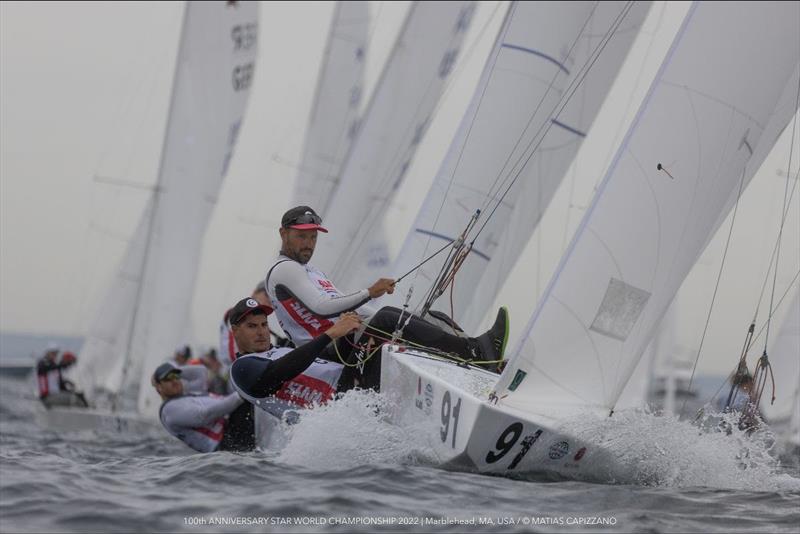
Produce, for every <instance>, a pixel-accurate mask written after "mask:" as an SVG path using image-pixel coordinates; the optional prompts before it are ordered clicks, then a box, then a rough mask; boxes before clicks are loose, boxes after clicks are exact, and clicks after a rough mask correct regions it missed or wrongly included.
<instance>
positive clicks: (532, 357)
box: [495, 2, 800, 414]
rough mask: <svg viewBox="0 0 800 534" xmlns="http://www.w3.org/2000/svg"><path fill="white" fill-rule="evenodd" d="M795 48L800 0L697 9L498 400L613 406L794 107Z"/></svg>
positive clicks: (553, 407) (566, 407)
mask: <svg viewBox="0 0 800 534" xmlns="http://www.w3.org/2000/svg"><path fill="white" fill-rule="evenodd" d="M712 35H713V38H709V36H712ZM798 50H800V4H798V3H782V2H760V3H756V2H748V3H743V2H740V3H735V4H731V3H726V2H700V3H695V4H693V5H692V7H691V8H690V10H689V13H688V15H687V17H686V19H685V20H684V23H683V25H682V27H681V29H680V31H679V33H678V35H677V37H676V39H675V41H674V42H673V45H672V48H671V49H670V51H669V53H668V54H667V57H666V58H665V60H664V62H663V64H662V66H661V68H660V69H659V72H658V74H657V75H656V78H655V80H654V81H653V83H652V85H651V87H650V90H649V92H648V95H647V96H646V98H645V100H644V102H643V103H642V105H641V107H640V109H639V112H638V114H637V116H636V118H635V120H634V122H633V125H632V126H631V128H630V129H629V131H628V133H627V134H626V137H625V139H624V141H623V143H622V145H621V147H620V149H619V150H618V152H617V154H616V156H615V158H614V161H613V162H612V165H611V166H610V168H609V171H608V172H607V174H606V176H605V177H604V179H603V181H602V183H601V185H600V187H599V189H598V192H597V194H596V196H595V198H594V200H593V202H592V205H591V206H590V208H589V210H588V211H587V213H586V215H585V216H584V218H583V220H582V222H581V224H580V226H579V228H578V231H577V232H576V234H575V236H574V237H573V240H572V242H571V244H570V246H569V248H568V250H567V252H566V253H565V255H564V256H563V257H562V259H561V262H560V265H559V267H558V269H557V271H556V274H555V275H554V277H553V279H552V280H551V282H550V284H549V286H548V288H547V289H546V291H545V293H544V295H543V297H542V299H541V300H540V301H539V303H538V306H537V308H536V310H535V311H534V313H533V316H532V317H531V320H530V321H529V323H528V325H527V327H526V328H525V330H524V331H523V335H522V341H521V343H520V345H519V346H518V347H517V349H516V351H515V354H514V356H513V358H512V360H511V362H510V363H509V365H508V367H507V368H506V370H505V371H504V373H503V375H502V376H501V378H500V381H499V382H498V385H497V388H496V392H495V393H496V395H497V397H498V399H499V401H498V402H499V403H501V404H503V405H506V406H509V407H514V408H518V409H521V410H525V411H528V412H531V413H550V414H553V413H554V412H558V411H561V412H562V413H563V412H568V411H576V410H587V409H588V410H597V411H601V412H605V413H609V411H610V410H613V408H614V406H615V403H616V401H617V399H618V398H619V395H620V392H621V391H622V388H623V387H624V386H625V384H626V382H627V381H628V379H629V377H630V375H631V373H632V372H633V369H634V367H635V366H636V364H637V362H638V361H639V359H640V357H641V355H642V352H643V351H644V349H645V347H646V346H647V344H648V343H649V342H650V340H651V337H652V334H653V331H654V329H655V328H656V326H657V325H658V323H659V321H660V320H661V317H662V316H663V314H664V312H665V311H666V309H667V307H668V306H669V304H670V302H671V301H672V299H673V297H674V295H675V293H676V291H677V290H678V288H679V287H680V285H681V283H682V282H683V279H684V278H685V276H686V274H687V273H688V271H689V269H690V268H691V267H692V265H693V264H694V263H695V261H696V260H697V258H698V256H699V255H700V253H701V252H702V250H703V249H704V248H705V246H706V245H707V243H708V241H709V239H710V237H711V236H712V234H713V233H714V231H715V230H716V228H717V227H718V226H719V225H720V224H721V222H722V220H723V219H724V217H725V215H726V214H727V213H728V211H729V210H730V208H731V206H732V205H733V203H734V202H735V200H736V198H737V196H738V194H739V193H740V188H742V187H744V186H746V185H747V183H748V181H749V180H750V178H751V177H752V175H753V173H754V172H755V171H756V170H757V169H758V168H759V166H760V164H761V162H762V161H763V159H764V157H765V156H766V154H767V152H768V151H769V149H770V148H771V147H772V145H773V144H774V143H775V140H776V139H777V137H778V135H779V134H780V133H781V131H782V130H783V128H784V127H785V126H786V124H787V122H788V121H789V119H790V118H791V117H792V116H793V114H794V113H795V111H796V107H797V106H796V95H797V87H798V76H799V75H800V64H799V63H800V61H799V60H800V57H799V54H798ZM744 72H746V75H743V73H744Z"/></svg>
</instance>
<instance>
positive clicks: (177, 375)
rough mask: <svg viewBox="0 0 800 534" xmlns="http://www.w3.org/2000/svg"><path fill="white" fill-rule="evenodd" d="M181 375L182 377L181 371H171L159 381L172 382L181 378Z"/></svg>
mask: <svg viewBox="0 0 800 534" xmlns="http://www.w3.org/2000/svg"><path fill="white" fill-rule="evenodd" d="M180 377H181V374H180V373H176V372H175V371H171V372H169V373H167V374H166V375H165V376H164V378H162V379H161V380H159V381H158V383H159V384H160V383H162V382H171V381H173V380H177V379H179V378H180Z"/></svg>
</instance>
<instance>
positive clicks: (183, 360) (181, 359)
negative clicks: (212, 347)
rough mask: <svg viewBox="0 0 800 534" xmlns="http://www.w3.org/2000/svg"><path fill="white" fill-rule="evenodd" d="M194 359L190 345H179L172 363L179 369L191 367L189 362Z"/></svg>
mask: <svg viewBox="0 0 800 534" xmlns="http://www.w3.org/2000/svg"><path fill="white" fill-rule="evenodd" d="M191 359H192V347H190V346H189V345H186V344H184V345H178V347H176V348H175V354H173V356H172V362H173V363H174V364H175V365H177V366H178V367H180V366H183V365H189V360H191Z"/></svg>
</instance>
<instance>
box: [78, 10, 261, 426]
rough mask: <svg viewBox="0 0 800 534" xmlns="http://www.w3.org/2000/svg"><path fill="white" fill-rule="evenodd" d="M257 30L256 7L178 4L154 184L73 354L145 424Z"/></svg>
mask: <svg viewBox="0 0 800 534" xmlns="http://www.w3.org/2000/svg"><path fill="white" fill-rule="evenodd" d="M257 31H258V5H257V4H256V3H253V2H189V3H187V6H186V11H185V13H184V20H183V31H182V35H181V41H180V45H179V50H178V56H177V64H176V69H175V79H174V82H173V91H172V97H171V106H170V116H169V118H168V122H167V131H166V137H165V141H164V147H163V150H162V154H161V166H160V171H159V179H158V182H157V186H156V189H155V191H154V194H153V198H152V200H151V201H150V202H149V203H148V208H147V209H146V210H145V214H144V215H143V217H142V219H141V221H140V223H139V225H138V226H137V230H136V232H135V233H134V236H133V238H132V240H131V242H130V244H129V247H128V250H127V252H126V253H125V255H124V257H123V262H122V267H121V269H120V271H119V273H118V275H117V277H116V279H115V280H114V282H113V286H112V288H111V289H110V291H109V292H108V294H107V297H106V298H105V299H104V300H103V302H104V304H103V305H102V306H101V308H100V309H99V310H98V314H97V319H96V321H95V323H94V325H93V326H92V327H91V329H90V335H89V339H87V342H86V348H85V349H84V350H83V351H82V353H81V357H80V360H83V361H82V362H81V368H80V369H81V370H86V369H93V371H92V378H91V380H90V381H91V382H92V383H93V384H92V385H97V386H100V387H104V388H105V389H108V390H110V391H112V392H116V391H119V390H120V387H122V388H124V389H125V390H126V391H127V390H129V389H130V390H133V391H136V390H137V389H139V391H138V395H139V401H138V408H139V411H140V412H141V413H143V414H146V415H148V416H155V406H157V405H158V403H159V400H158V397H157V395H155V393H154V392H153V391H152V388H151V387H150V384H149V375H150V373H151V372H152V369H153V368H154V367H155V366H156V365H157V364H158V363H159V362H161V361H163V360H166V359H168V358H170V357H171V355H172V352H173V350H174V348H175V347H176V346H177V345H178V343H179V342H181V341H182V336H183V334H184V331H185V329H186V325H187V323H188V321H189V320H190V314H191V300H192V295H193V293H194V282H195V277H196V273H197V267H198V261H199V260H198V258H199V257H200V252H201V246H202V238H203V234H204V233H205V229H206V226H207V224H208V221H209V219H210V216H211V211H212V209H213V207H214V204H215V202H216V197H217V193H218V190H219V186H220V184H221V181H222V178H223V176H224V175H225V173H226V171H227V167H228V163H229V162H230V158H231V156H232V154H233V147H234V145H235V143H236V138H237V135H238V132H239V129H240V127H241V121H242V115H243V112H244V108H245V104H246V102H247V96H248V93H249V87H250V85H251V82H252V80H253V74H254V71H253V69H254V60H255V56H256V49H257ZM129 332H132V334H131V336H130V339H129ZM123 362H124V363H123ZM121 383H122V384H121ZM139 384H142V385H143V386H144V387H141V388H139Z"/></svg>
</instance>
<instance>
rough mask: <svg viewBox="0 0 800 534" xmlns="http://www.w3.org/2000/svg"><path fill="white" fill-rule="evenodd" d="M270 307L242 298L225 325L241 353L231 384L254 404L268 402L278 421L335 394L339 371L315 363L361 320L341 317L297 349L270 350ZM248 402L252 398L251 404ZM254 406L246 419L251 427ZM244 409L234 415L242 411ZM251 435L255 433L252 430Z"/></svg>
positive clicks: (337, 365) (330, 365) (329, 363)
mask: <svg viewBox="0 0 800 534" xmlns="http://www.w3.org/2000/svg"><path fill="white" fill-rule="evenodd" d="M271 311H272V310H271V308H269V306H264V305H262V304H259V303H258V302H257V301H255V300H254V299H251V298H245V299H242V300H240V301H239V302H237V303H236V305H235V306H234V307H233V308H232V309H231V313H230V321H231V327H232V330H233V335H234V336H235V338H236V343H237V345H238V347H239V350H240V353H239V354H237V358H236V361H234V362H233V364H232V365H231V378H230V380H231V383H232V384H233V385H234V387H235V388H236V390H237V391H239V393H240V394H242V393H243V392H244V397H245V398H246V399H247V400H250V401H251V403H253V404H260V403H261V399H266V398H267V397H272V399H271V400H272V401H273V402H272V405H273V406H272V408H273V409H274V410H278V413H275V412H274V410H273V411H272V412H271V413H273V414H274V415H278V416H280V415H281V414H282V413H283V412H284V411H285V410H286V409H289V408H292V407H297V406H301V407H302V406H309V405H311V404H317V403H323V402H326V401H328V400H330V399H331V398H332V397H333V395H334V393H335V392H336V386H337V383H338V381H339V377H340V375H341V374H342V370H343V368H344V366H343V365H342V364H340V363H335V362H332V361H326V360H322V359H319V358H317V356H318V355H320V354H321V353H322V352H323V350H324V349H325V347H326V346H327V345H328V344H329V343H330V342H331V341H333V340H335V339H338V338H340V337H342V336H344V335H346V334H348V333H349V332H352V331H353V330H355V329H356V328H358V327H359V326H360V324H361V320H360V318H359V317H358V315H357V314H355V313H345V314H342V316H340V317H339V320H338V321H336V323H334V324H332V325H331V326H330V327H329V328H328V329H327V330H326V331H325V332H323V333H322V334H320V335H319V336H317V337H316V338H314V339H312V340H311V341H310V342H308V343H306V344H305V345H303V346H302V347H299V348H296V349H290V348H286V347H279V348H273V347H272V344H271V343H270V337H269V326H268V325H267V315H268V314H269V313H270V312H271ZM253 397H257V398H258V401H255V400H254V399H253ZM253 404H247V405H246V407H247V408H249V411H248V412H247V417H248V418H249V421H251V422H252V423H254V421H255V417H254V414H253ZM243 408H244V407H242V408H239V409H238V410H237V411H240V410H241V411H244V410H243ZM253 432H255V428H253Z"/></svg>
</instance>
